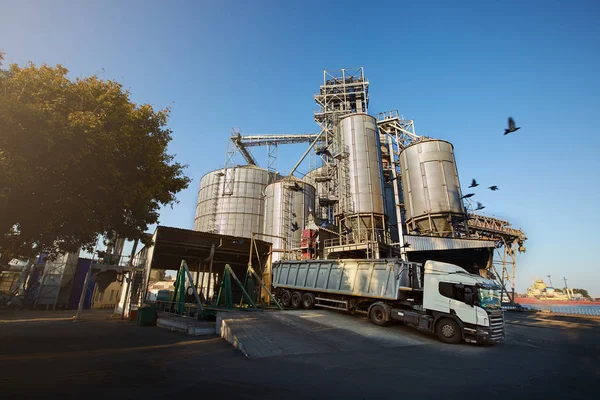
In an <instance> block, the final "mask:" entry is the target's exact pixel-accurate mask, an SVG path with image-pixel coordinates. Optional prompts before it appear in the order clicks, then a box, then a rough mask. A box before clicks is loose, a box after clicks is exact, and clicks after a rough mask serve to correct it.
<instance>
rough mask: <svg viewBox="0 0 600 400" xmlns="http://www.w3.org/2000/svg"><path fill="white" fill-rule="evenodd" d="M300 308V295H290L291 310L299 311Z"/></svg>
mask: <svg viewBox="0 0 600 400" xmlns="http://www.w3.org/2000/svg"><path fill="white" fill-rule="evenodd" d="M301 307H302V293H300V292H294V293H292V308H295V309H299V308H301Z"/></svg>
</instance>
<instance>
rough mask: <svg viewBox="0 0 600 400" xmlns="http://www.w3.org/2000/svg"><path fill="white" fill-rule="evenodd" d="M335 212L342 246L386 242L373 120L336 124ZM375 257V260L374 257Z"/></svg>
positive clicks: (349, 119)
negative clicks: (338, 151) (336, 191)
mask: <svg viewBox="0 0 600 400" xmlns="http://www.w3.org/2000/svg"><path fill="white" fill-rule="evenodd" d="M339 138H340V142H341V143H340V145H341V147H340V150H341V157H340V159H339V162H338V179H339V182H338V184H339V193H340V202H339V212H338V214H337V215H336V221H337V223H338V224H339V226H340V228H341V229H342V234H344V236H343V237H342V238H341V240H342V244H347V243H348V244H355V243H382V242H387V241H389V237H388V233H387V229H386V218H385V213H386V209H385V204H384V202H385V201H384V189H383V169H382V163H381V148H380V140H379V133H378V131H377V123H376V120H375V118H373V117H371V116H370V115H367V114H351V115H348V116H346V117H342V118H341V119H340V121H339ZM377 257H378V256H377Z"/></svg>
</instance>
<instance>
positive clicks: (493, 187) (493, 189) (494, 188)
mask: <svg viewBox="0 0 600 400" xmlns="http://www.w3.org/2000/svg"><path fill="white" fill-rule="evenodd" d="M488 189H490V190H491V191H494V192H495V191H496V190H500V189H498V186H496V185H494V186H490V187H489V188H488Z"/></svg>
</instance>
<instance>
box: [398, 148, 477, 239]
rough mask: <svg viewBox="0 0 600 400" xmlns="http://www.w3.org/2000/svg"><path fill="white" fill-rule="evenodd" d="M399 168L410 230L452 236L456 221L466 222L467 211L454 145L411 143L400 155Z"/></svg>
mask: <svg viewBox="0 0 600 400" xmlns="http://www.w3.org/2000/svg"><path fill="white" fill-rule="evenodd" d="M400 168H401V171H402V172H401V173H402V186H403V189H404V190H403V194H404V203H405V210H406V224H407V228H408V230H409V231H414V230H415V228H418V231H420V233H422V234H433V235H440V236H453V234H454V231H455V228H454V226H453V225H454V224H453V222H455V221H461V222H462V221H464V219H465V210H464V206H463V202H462V199H461V197H462V193H461V190H460V183H459V181H458V171H457V170H456V161H455V159H454V148H453V146H452V144H451V143H449V142H446V141H443V140H423V141H419V142H417V143H415V144H412V145H410V146H408V147H406V148H405V149H404V150H402V152H401V153H400Z"/></svg>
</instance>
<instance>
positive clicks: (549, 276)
mask: <svg viewBox="0 0 600 400" xmlns="http://www.w3.org/2000/svg"><path fill="white" fill-rule="evenodd" d="M546 276H547V277H548V282H550V287H554V285H553V284H552V278H551V276H552V275H546Z"/></svg>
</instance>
